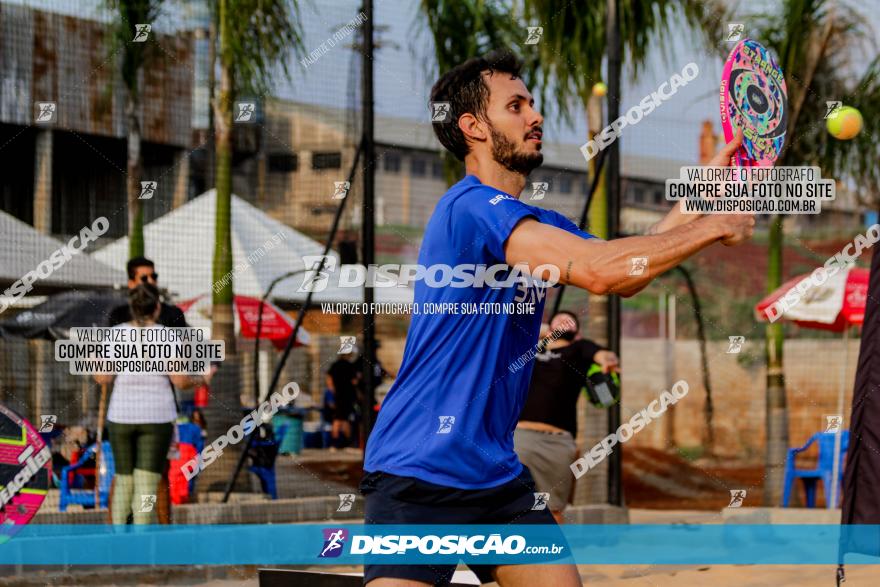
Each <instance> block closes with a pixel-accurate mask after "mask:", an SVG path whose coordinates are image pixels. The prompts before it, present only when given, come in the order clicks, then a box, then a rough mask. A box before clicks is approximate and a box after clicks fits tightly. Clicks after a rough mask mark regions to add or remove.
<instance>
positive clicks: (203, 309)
mask: <svg viewBox="0 0 880 587" xmlns="http://www.w3.org/2000/svg"><path fill="white" fill-rule="evenodd" d="M177 306H178V307H179V308H180V309H181V310H183V313H184V315H185V316H186V321H187V322H188V323H189V324H190V325H191V326H195V327H201V328H210V327H211V296H208V295H201V296H199V297H197V298H193V299H191V300H186V301H184V302H181V303H179V304H177ZM232 306H233V309H234V313H233V315H234V316H235V333H236V334H237V335H238V336H241V337H242V338H250V339H253V338H256V336H257V319H258V318H259V316H260V300H259V299H257V298H254V297H250V296H235V297H234V298H233V301H232ZM295 325H296V321H295V320H294V319H293V318H291V317H290V316H288V315H287V313H286V312H284V310H282V309H281V308H279V307H278V306H276V305H275V304H273V303H271V302H268V301H267V302H265V304H264V305H263V323H262V325H261V326H260V338H261V339H264V340H270V341H272V344H273V345H275V348H278V349H283V348H284V345H286V344H287V339H289V338H290V335H291V333H292V332H293V327H294V326H295ZM307 344H309V333H308V332H306V330H305V329H304V328H302V327H300V329H299V332H298V333H297V335H296V344H295V346H304V345H307Z"/></svg>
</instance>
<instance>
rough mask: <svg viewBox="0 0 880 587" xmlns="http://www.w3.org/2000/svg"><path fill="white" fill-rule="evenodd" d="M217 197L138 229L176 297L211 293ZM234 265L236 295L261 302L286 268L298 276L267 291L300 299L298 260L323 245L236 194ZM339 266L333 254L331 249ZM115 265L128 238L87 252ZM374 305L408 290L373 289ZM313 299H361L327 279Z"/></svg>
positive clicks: (404, 299) (210, 194)
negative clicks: (260, 299) (93, 251)
mask: <svg viewBox="0 0 880 587" xmlns="http://www.w3.org/2000/svg"><path fill="white" fill-rule="evenodd" d="M215 211H216V192H215V191H214V190H213V189H212V190H209V191H207V192H205V193H204V194H202V195H200V196H198V197H197V198H195V199H193V200H191V201H189V202H187V203H186V204H184V205H183V206H181V207H179V208H177V209H175V210H172V211H171V212H169V213H168V214H166V215H164V216H162V217H160V218H157V219H156V220H154V221H153V222H151V223H149V224H147V225H146V226H145V227H144V241H145V255H146V256H147V257H148V258H150V259H151V260H152V261H154V262H155V263H156V272H157V273H158V274H159V283H160V284H161V286H162V287H166V288H168V289H169V290H170V291H171V292H172V294H173V295H174V296H175V298H176V299H178V300H186V299H191V298H194V297H196V296H200V295H203V294H206V293H210V292H211V291H212V285H213V283H214V279H213V278H212V266H213V258H214V224H215ZM231 232H232V267H233V271H232V273H233V275H232V277H233V284H234V285H233V289H234V291H235V293H236V294H238V295H244V296H253V297H258V298H259V297H262V296H263V294H265V292H266V290H267V289H268V287H269V285H270V284H271V283H272V281H273V280H275V279H276V278H278V277H280V276H282V275H284V274H285V273H289V272H291V271H300V273H298V274H296V275H294V276H292V277H290V278H287V279H284V280H283V281H281V282H280V283H278V285H276V286H275V289H274V290H273V291H272V296H271V297H272V298H273V299H275V300H284V301H292V302H302V301H305V299H306V295H307V294H306V293H304V292H300V291H297V290H298V289H299V288H300V287H301V286H302V284H303V281H304V278H305V276H306V274H305V273H304V270H305V266H304V263H303V257H304V256H310V255H321V253H323V250H324V247H323V245H322V244H321V243H319V242H317V241H315V240H313V239H311V238H309V237H307V236H305V235H304V234H302V233H300V232H298V231H296V230H294V229H292V228H290V227H289V226H287V225H286V224H284V223H282V222H279V221H278V220H275V219H274V218H272V217H271V216H269V215H267V214H265V213H264V212H262V211H261V210H259V209H258V208H256V207H254V206H252V205H251V204H249V203H247V202H245V201H244V200H242V199H241V198H239V197H238V196H236V195H234V194H233V196H232V230H231ZM329 254H330V256H331V257H333V258H334V259H335V260H336V264H337V265H338V262H339V255H338V254H337V253H336V252H335V251H332V250H331V251H330V253H329ZM93 256H94V257H95V258H96V259H98V260H99V261H102V262H104V263H107V264H109V265H111V266H113V267H125V263H126V261H127V260H128V237H125V238H121V239H119V240H117V241H115V242H114V243H112V244H110V245H108V246H107V247H105V248H103V249H101V250H100V251H97V252H96V253H94V255H93ZM374 291H375V298H376V302H397V303H411V302H412V300H413V290H412V288H411V287H399V286H398V287H386V288H375V290H374ZM312 300H313V301H314V302H316V303H320V302H361V301H363V288H362V287H360V288H357V287H354V288H341V287H338V286H337V285H336V281H335V279H333V277H331V279H330V281H329V283H328V284H327V286H326V288H325V289H324V290H323V291H320V292H317V291H316V292H315V294H314V295H313V296H312Z"/></svg>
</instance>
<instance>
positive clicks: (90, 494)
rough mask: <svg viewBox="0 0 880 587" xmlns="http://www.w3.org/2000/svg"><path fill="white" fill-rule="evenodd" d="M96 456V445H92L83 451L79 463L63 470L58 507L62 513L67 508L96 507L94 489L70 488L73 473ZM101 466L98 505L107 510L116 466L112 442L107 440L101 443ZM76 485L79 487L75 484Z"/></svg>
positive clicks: (98, 473)
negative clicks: (71, 473) (74, 506)
mask: <svg viewBox="0 0 880 587" xmlns="http://www.w3.org/2000/svg"><path fill="white" fill-rule="evenodd" d="M94 454H95V445H94V444H92V445H90V446H89V447H88V448H86V450H84V451H83V453H82V455H81V456H80V458H79V461H78V462H77V463H76V464H74V465H67V466H66V467H64V468H62V469H61V479H60V481H61V501H60V503H59V505H58V509H59V510H60V511H62V512H63V511H66V510H67V506H69V505H71V504H78V505H82V506H94V505H95V491H94V490H93V489H77V488H74V487H71V486H70V483H69V482H68V479H69V477H70V475H68V473H70V472H71V471H76V470H77V469H79V468H81V467H82V466H83V465H85V464H86V461H88V460H89V459H90V458H92V457H93V456H94ZM101 464H102V465H103V466H102V467H101V468H100V469H99V470H98V471H97V476H98V479H97V483H98V503H99V507H101V508H106V507H107V501H108V500H109V498H110V483H111V482H112V481H113V475H114V473H115V470H116V465H115V463H114V461H113V451H112V450H110V442H109V441H107V440H105V441H104V442H102V443H101ZM74 485H79V484H78V483H74Z"/></svg>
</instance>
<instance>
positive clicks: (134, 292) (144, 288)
mask: <svg viewBox="0 0 880 587" xmlns="http://www.w3.org/2000/svg"><path fill="white" fill-rule="evenodd" d="M159 303H160V298H159V288H157V287H156V286H155V285H153V284H152V283H140V284H138V286H137V287H135V288H133V289H130V290H128V307H129V308H130V309H131V318H132V320H134V321H135V322H138V323H143V322H146V321H147V320H149V319H151V318H152V317H153V313H154V312H155V311H156V306H158V305H159Z"/></svg>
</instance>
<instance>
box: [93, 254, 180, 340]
mask: <svg viewBox="0 0 880 587" xmlns="http://www.w3.org/2000/svg"><path fill="white" fill-rule="evenodd" d="M125 268H126V270H127V271H128V289H129V291H130V290H132V289H134V288H136V287H137V286H138V285H140V284H141V283H150V284H152V285H154V286H156V287H159V284H158V283H157V281H158V279H159V274H158V273H156V269H155V265H154V264H153V262H152V261H150V260H149V259H147V258H146V257H133V258H132V259H129V260H128V263H127V264H126V266H125ZM125 322H131V310H129V308H128V304H123V305H121V306H117V307H116V308H114V309H113V310H112V311H111V312H110V318H109V326H116V325H117V324H124V323H125ZM156 323H157V324H159V325H160V326H167V327H168V328H186V327H188V326H189V324H187V323H186V318H185V317H184V315H183V312H182V311H181V309H180V308H178V307H177V306H173V305H171V304H166V303H165V302H162V308H161V309H160V310H159V318H158V320H156Z"/></svg>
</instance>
